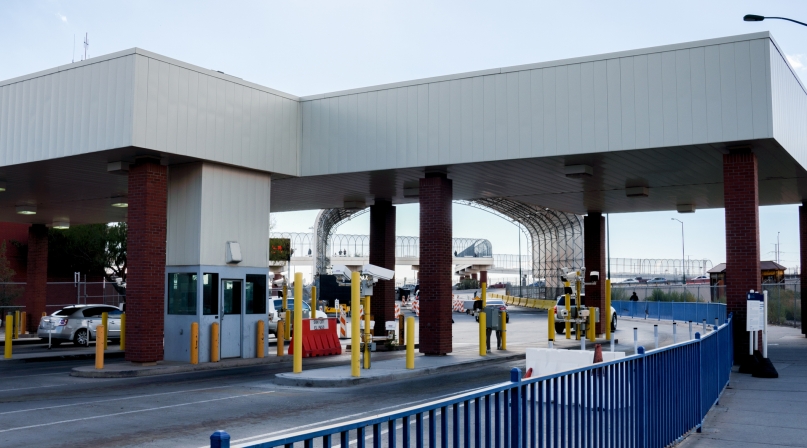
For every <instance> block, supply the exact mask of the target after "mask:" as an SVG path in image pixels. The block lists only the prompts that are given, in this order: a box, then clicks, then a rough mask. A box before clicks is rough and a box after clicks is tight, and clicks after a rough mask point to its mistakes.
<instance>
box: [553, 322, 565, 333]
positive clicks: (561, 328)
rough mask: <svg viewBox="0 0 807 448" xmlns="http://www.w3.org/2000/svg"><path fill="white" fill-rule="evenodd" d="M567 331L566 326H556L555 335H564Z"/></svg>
mask: <svg viewBox="0 0 807 448" xmlns="http://www.w3.org/2000/svg"><path fill="white" fill-rule="evenodd" d="M564 331H566V324H555V333H559V334H563V332H564Z"/></svg>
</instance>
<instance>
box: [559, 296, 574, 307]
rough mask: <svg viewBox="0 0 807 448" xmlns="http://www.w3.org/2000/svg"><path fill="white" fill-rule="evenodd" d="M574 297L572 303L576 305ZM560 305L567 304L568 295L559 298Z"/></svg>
mask: <svg viewBox="0 0 807 448" xmlns="http://www.w3.org/2000/svg"><path fill="white" fill-rule="evenodd" d="M574 299H575V298H574V297H572V301H571V303H570V305H574ZM558 305H563V306H566V296H560V298H558Z"/></svg>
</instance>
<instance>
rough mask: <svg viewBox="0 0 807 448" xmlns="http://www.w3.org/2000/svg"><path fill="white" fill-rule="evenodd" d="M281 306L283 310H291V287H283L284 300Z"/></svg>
mask: <svg viewBox="0 0 807 448" xmlns="http://www.w3.org/2000/svg"><path fill="white" fill-rule="evenodd" d="M280 306H281V308H283V310H287V309H288V308H289V287H288V286H287V285H283V300H282V304H281V305H280Z"/></svg>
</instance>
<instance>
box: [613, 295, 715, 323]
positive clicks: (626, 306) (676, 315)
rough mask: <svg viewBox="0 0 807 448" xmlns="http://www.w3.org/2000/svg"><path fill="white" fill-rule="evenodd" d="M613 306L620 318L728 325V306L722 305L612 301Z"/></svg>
mask: <svg viewBox="0 0 807 448" xmlns="http://www.w3.org/2000/svg"><path fill="white" fill-rule="evenodd" d="M611 306H613V307H614V309H615V310H616V313H617V315H618V316H620V317H637V318H645V319H656V320H661V319H665V320H678V321H684V322H687V321H692V322H702V321H703V320H706V323H708V324H712V323H714V321H715V318H717V320H718V323H719V324H720V325H722V324H724V323H726V305H725V304H722V303H697V302H631V301H628V300H612V301H611Z"/></svg>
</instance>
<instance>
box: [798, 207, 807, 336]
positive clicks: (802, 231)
mask: <svg viewBox="0 0 807 448" xmlns="http://www.w3.org/2000/svg"><path fill="white" fill-rule="evenodd" d="M799 246H800V247H799V249H801V265H800V266H801V272H800V274H799V278H800V280H801V285H802V286H801V288H802V291H804V288H805V285H807V264H805V263H807V205H805V204H802V206H801V207H799ZM805 322H807V300H804V294H802V295H801V334H804V335H807V325H805Z"/></svg>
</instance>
